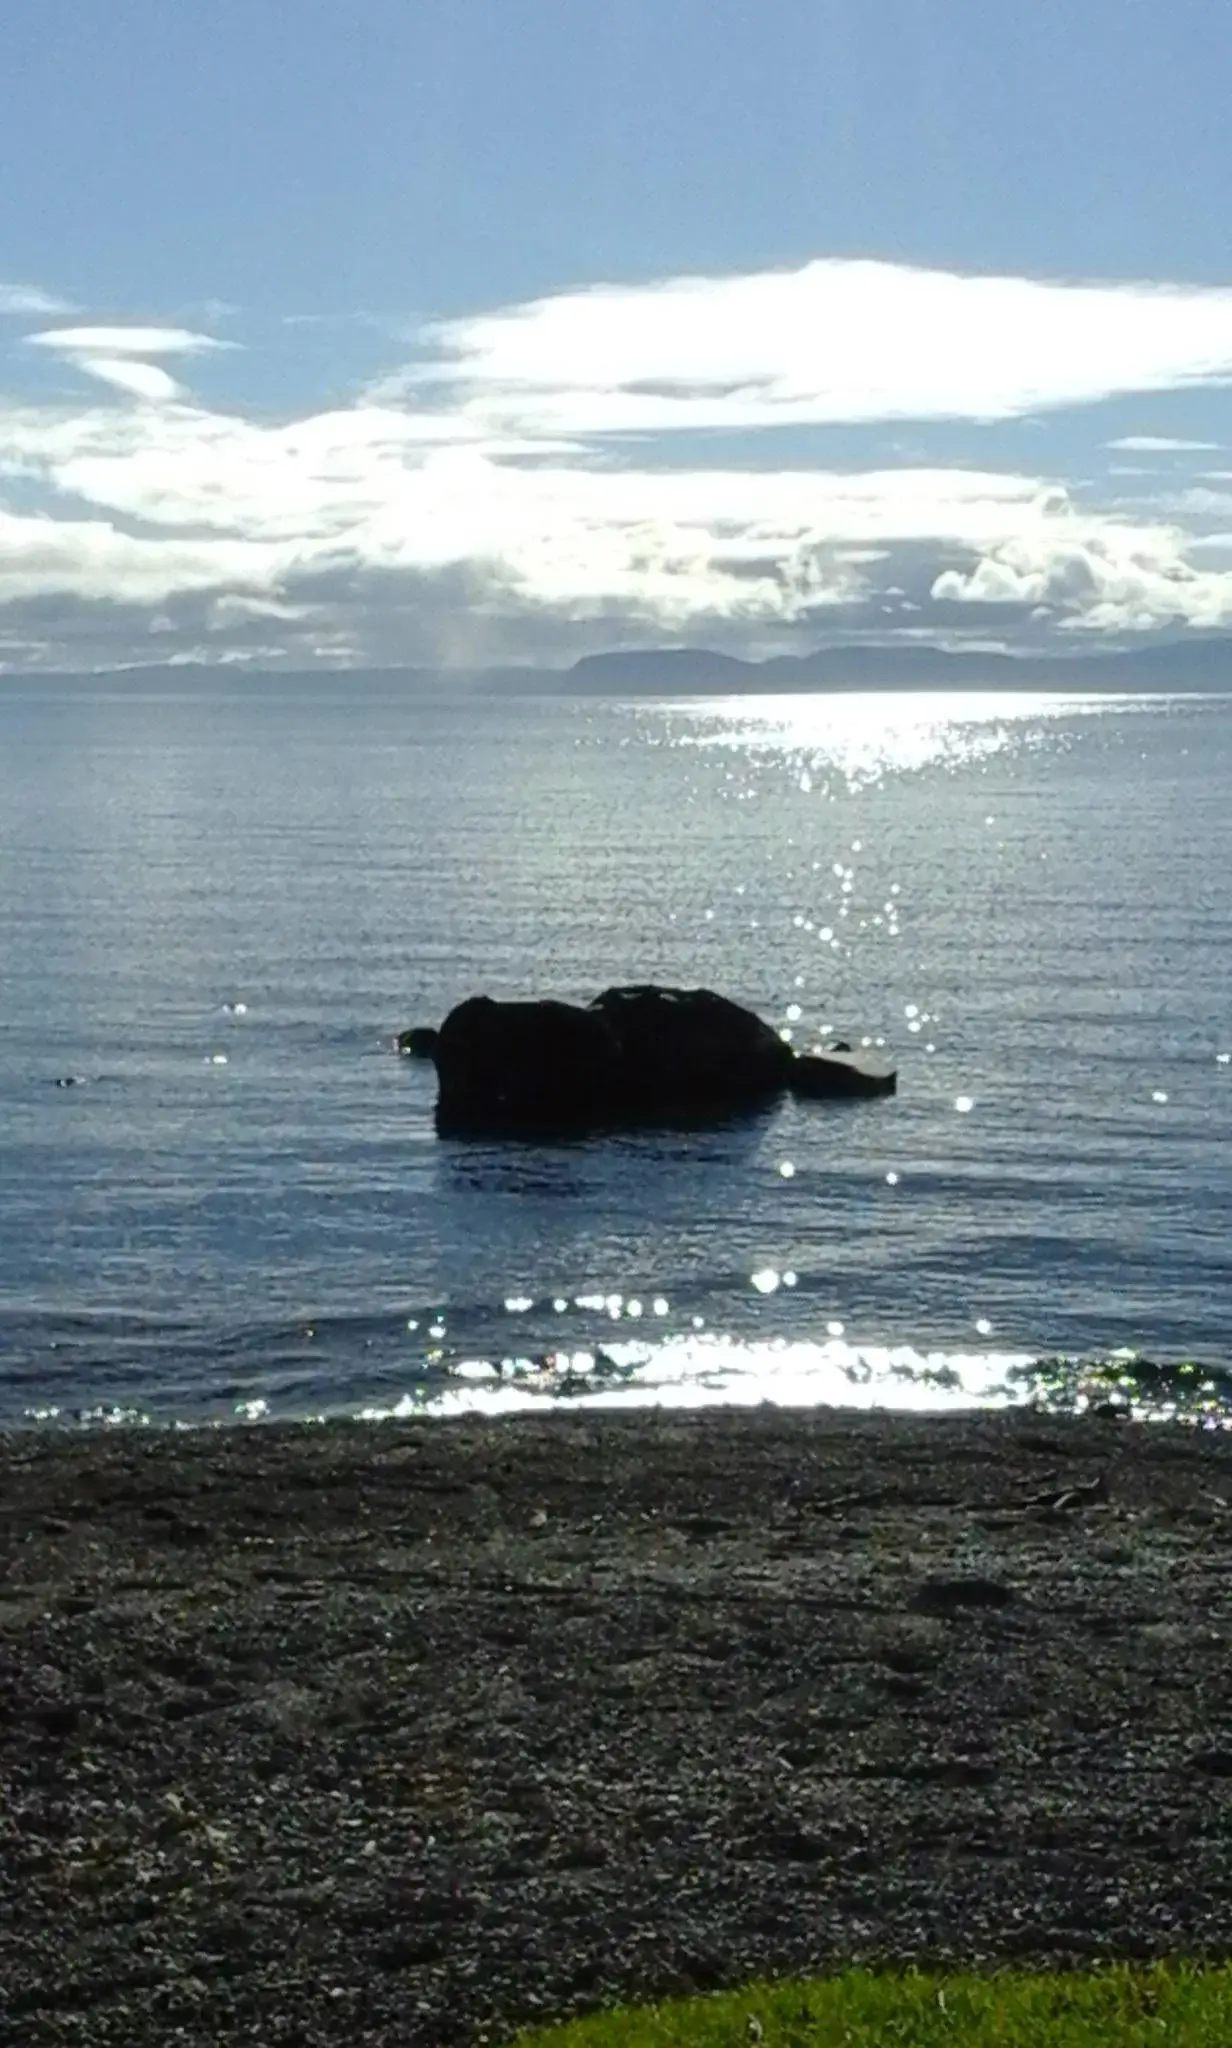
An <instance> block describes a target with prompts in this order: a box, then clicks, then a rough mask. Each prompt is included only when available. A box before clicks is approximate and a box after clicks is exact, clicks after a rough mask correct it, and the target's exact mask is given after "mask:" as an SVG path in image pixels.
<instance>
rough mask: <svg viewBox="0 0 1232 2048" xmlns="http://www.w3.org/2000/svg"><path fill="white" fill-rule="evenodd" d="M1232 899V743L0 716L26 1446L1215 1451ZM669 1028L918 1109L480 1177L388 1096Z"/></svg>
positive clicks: (190, 700) (137, 694)
mask: <svg viewBox="0 0 1232 2048" xmlns="http://www.w3.org/2000/svg"><path fill="white" fill-rule="evenodd" d="M1230 878H1232V698H1229V699H1196V698H1172V699H1163V698H1154V699H1137V700H1133V701H1125V700H1119V699H1113V698H1109V697H1099V698H1081V697H1076V696H1073V695H1067V696H1057V697H1049V698H1044V697H1039V696H1034V697H1032V696H1022V697H1007V696H990V697H977V696H973V695H971V694H970V693H964V694H963V695H961V696H958V695H955V696H945V697H942V696H933V695H921V694H913V695H894V696H888V695H880V696H872V695H860V696H840V697H793V698H774V699H770V698H760V699H753V698H741V699H736V698H727V699H722V700H715V701H712V702H705V703H702V702H698V701H693V702H689V703H671V704H669V703H638V704H621V703H616V702H578V701H572V702H568V701H553V702H549V701H546V700H538V701H534V700H525V701H514V700H511V699H505V700H473V699H472V700H466V699H461V698H455V699H454V700H453V701H450V700H449V699H447V698H436V699H431V700H425V699H424V698H423V697H420V696H417V695H413V694H409V693H406V692H405V690H403V689H401V688H400V687H399V686H397V685H395V684H394V683H392V682H390V681H384V682H382V681H381V680H380V679H362V678H332V679H328V680H317V681H314V682H312V683H310V684H307V685H303V686H301V685H292V684H290V683H288V682H282V683H280V682H278V681H277V680H275V679H270V678H266V679H260V678H250V679H248V680H247V682H246V683H245V682H238V681H237V682H230V683H229V682H228V681H227V680H226V679H225V678H221V679H218V680H216V681H212V682H208V683H207V682H203V681H201V680H200V679H197V680H186V681H185V682H184V683H183V684H182V685H180V686H178V687H176V688H174V689H168V688H165V687H154V686H152V685H149V684H147V685H145V686H138V685H135V684H134V683H133V682H132V681H130V680H128V679H119V680H110V681H107V682H103V683H98V682H88V683H73V682H66V681H63V680H57V679H50V680H43V681H40V682H37V683H35V682H29V683H23V682H21V681H20V680H16V679H12V678H9V679H4V680H0V968H2V977H3V1012H2V1014H0V1422H14V1421H19V1420H21V1419H22V1418H23V1417H29V1416H32V1415H48V1414H50V1413H51V1412H52V1411H54V1412H55V1413H56V1414H57V1415H58V1416H59V1417H60V1418H61V1419H71V1418H74V1417H76V1416H78V1415H80V1414H82V1413H83V1412H84V1413H86V1414H87V1415H88V1416H92V1417H97V1416H108V1415H113V1414H131V1413H139V1414H143V1415H149V1416H151V1417H153V1418H155V1419H159V1420H166V1419H184V1420H193V1419H199V1418H202V1417H215V1418H223V1419H226V1418H236V1417H244V1416H255V1415H261V1414H265V1413H270V1414H275V1415H303V1414H319V1413H325V1412H338V1411H341V1412H357V1411H360V1410H380V1411H389V1410H401V1411H406V1410H407V1409H417V1408H420V1407H427V1408H429V1409H430V1410H431V1411H432V1412H449V1411H452V1410H454V1409H457V1408H460V1407H465V1406H471V1407H486V1408H496V1407H503V1406H515V1405H525V1404H528V1403H532V1404H540V1405H541V1404H544V1403H546V1402H548V1401H550V1400H553V1399H569V1400H571V1401H575V1402H576V1401H577V1400H579V1399H602V1400H605V1401H629V1400H643V1401H645V1400H664V1401H673V1402H676V1401H686V1402H688V1401H703V1400H714V1399H726V1400H741V1401H744V1400H760V1399H762V1398H766V1397H769V1398H771V1399H775V1400H782V1401H789V1402H813V1401H830V1400H839V1401H850V1402H858V1403H862V1404H868V1403H888V1404H892V1405H900V1406H906V1405H911V1406H918V1405H943V1404H948V1403H953V1402H959V1401H964V1400H970V1399H972V1398H981V1399H1001V1398H1005V1397H1006V1396H1007V1395H1010V1396H1012V1397H1014V1398H1021V1397H1022V1396H1023V1395H1024V1394H1026V1393H1029V1392H1032V1391H1037V1390H1038V1389H1039V1388H1040V1387H1041V1386H1042V1387H1045V1388H1046V1389H1047V1390H1048V1391H1049V1394H1050V1397H1051V1398H1054V1399H1056V1400H1057V1401H1058V1402H1059V1403H1061V1404H1064V1403H1065V1402H1068V1401H1072V1400H1078V1401H1082V1400H1083V1399H1085V1398H1088V1397H1093V1396H1094V1397H1099V1398H1103V1397H1104V1394H1105V1393H1106V1388H1107V1383H1108V1382H1109V1381H1110V1380H1116V1379H1118V1378H1121V1379H1124V1381H1125V1382H1126V1385H1127V1387H1128V1389H1129V1390H1130V1391H1131V1392H1133V1394H1134V1395H1135V1398H1138V1399H1140V1400H1141V1401H1142V1402H1143V1403H1144V1405H1146V1406H1147V1407H1148V1408H1149V1407H1166V1406H1167V1405H1168V1404H1169V1403H1171V1402H1173V1401H1175V1400H1177V1399H1181V1400H1183V1401H1185V1402H1187V1403H1189V1404H1191V1405H1193V1404H1197V1406H1198V1407H1199V1408H1201V1407H1203V1406H1206V1407H1209V1408H1211V1409H1212V1410H1213V1409H1214V1408H1215V1407H1216V1406H1217V1405H1218V1404H1221V1403H1222V1402H1223V1400H1224V1399H1225V1382H1224V1377H1223V1370H1224V1368H1225V1367H1227V1366H1229V1365H1232V1151H1230V1146H1229V1140H1230V1139H1232V1065H1230V1064H1229V1053H1230V1052H1232V910H1230V907H1229V886H1230ZM652 978H653V979H662V980H668V981H680V982H685V983H699V982H701V983H708V984H710V985H712V986H714V987H715V988H718V989H721V990H723V991H724V992H725V993H728V994H730V995H733V996H735V997H737V998H739V999H741V1000H743V1001H745V1002H748V1003H750V1004H752V1005H754V1006H755V1007H757V1008H759V1009H760V1010H761V1011H762V1012H763V1013H764V1014H765V1015H767V1016H768V1017H770V1018H772V1019H774V1020H775V1021H776V1022H779V1023H781V1024H782V1025H783V1026H784V1027H785V1028H789V1029H791V1030H792V1031H793V1032H794V1033H795V1034H796V1040H797V1042H798V1043H800V1044H803V1045H807V1044H809V1043H810V1042H811V1041H812V1039H813V1037H814V1036H815V1035H817V1034H820V1033H822V1032H827V1033H835V1032H840V1031H841V1032H842V1033H844V1034H846V1035H852V1034H854V1035H856V1036H863V1035H864V1034H867V1035H868V1036H869V1037H870V1038H873V1039H875V1040H881V1039H884V1040H885V1042H886V1044H887V1046H888V1047H889V1048H890V1049H892V1051H893V1053H894V1054H895V1056H896V1057H897V1059H898V1062H899V1076H900V1079H899V1088H900V1092H899V1094H898V1096H897V1098H896V1099H891V1100H887V1101H878V1102H871V1103H866V1104H860V1105H850V1106H848V1105H843V1106H827V1105H824V1104H803V1105H795V1104H788V1105H785V1106H784V1107H783V1108H781V1109H780V1110H778V1111H777V1112H775V1113H774V1114H771V1115H768V1116H766V1117H764V1118H761V1119H758V1120H754V1121H751V1122H748V1123H743V1124H738V1125H733V1126H732V1127H730V1128H728V1129H724V1130H721V1131H718V1132H715V1133H713V1134H709V1135H706V1136H703V1137H698V1136H689V1135H679V1134H668V1135H656V1134H639V1135H637V1136H635V1137H629V1138H625V1139H603V1140H594V1141H591V1142H586V1143H580V1144H573V1145H557V1146H550V1147H521V1148H518V1147H512V1146H504V1147H499V1146H488V1145H473V1144H472V1145H465V1146H464V1145H459V1144H442V1143H440V1142H438V1140H437V1139H436V1137H435V1136H434V1133H433V1129H432V1104H433V1098H434V1077H433V1074H432V1071H431V1069H430V1068H425V1067H423V1066H420V1065H418V1064H416V1063H413V1062H409V1061H403V1060H400V1059H399V1058H398V1057H397V1056H396V1055H395V1054H394V1053H393V1051H392V1050H391V1039H392V1035H393V1034H394V1032H395V1031H397V1030H398V1029H399V1028H400V1027H401V1026H403V1025H405V1024H409V1023H412V1022H429V1023H431V1022H437V1021H439V1019H440V1018H441V1016H443V1014H444V1012H445V1010H446V1009H447V1008H448V1007H449V1005H450V1004H451V1003H453V1002H455V1001H457V1000H458V999H459V998H461V997H463V996H465V995H467V994H470V993H473V992H475V991H477V990H481V989H483V990H487V991H489V992H491V993H493V994H497V995H513V994H515V993H526V992H529V991H534V992H538V993H544V994H546V993H554V994H559V995H563V996H572V997H579V998H584V997H587V996H589V995H591V994H593V993H595V992H596V991H597V990H598V989H600V988H601V987H602V986H603V985H604V984H605V983H608V982H611V981H629V980H646V979H652ZM70 1077H73V1078H74V1079H75V1080H76V1082H77V1085H74V1086H71V1087H61V1086H57V1085H55V1084H56V1083H57V1082H58V1081H63V1080H67V1079H69V1078H70ZM1121 1348H1128V1349H1131V1350H1136V1351H1137V1352H1139V1353H1141V1354H1142V1355H1143V1357H1144V1358H1145V1359H1147V1360H1149V1361H1151V1364H1150V1365H1143V1364H1137V1365H1135V1364H1134V1363H1133V1362H1132V1361H1129V1360H1124V1359H1120V1360H1118V1359H1117V1358H1115V1357H1114V1356H1113V1354H1115V1353H1116V1352H1117V1351H1118V1349H1121ZM1041 1358H1048V1359H1050V1360H1051V1363H1049V1364H1048V1365H1047V1366H1046V1367H1044V1368H1042V1369H1039V1370H1035V1369H1033V1368H1032V1366H1031V1363H1030V1362H1031V1361H1032V1360H1038V1359H1041ZM1093 1360H1094V1361H1096V1368H1095V1370H1094V1372H1092V1370H1091V1361H1093ZM1183 1364H1188V1365H1189V1368H1190V1369H1189V1370H1187V1371H1177V1370H1176V1368H1177V1367H1179V1366H1181V1365H1183ZM1195 1367H1196V1368H1197V1369H1196V1370H1195V1369H1194V1368H1195ZM1226 1391H1227V1393H1228V1396H1229V1398H1232V1388H1229V1389H1227V1390H1226Z"/></svg>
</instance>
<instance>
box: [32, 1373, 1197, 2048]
mask: <svg viewBox="0 0 1232 2048" xmlns="http://www.w3.org/2000/svg"><path fill="white" fill-rule="evenodd" d="M0 1546H2V1547H0V1787H2V1792H3V1802H2V1810H0V2038H3V2039H4V2040H6V2041H12V2042H14V2043H17V2042H21V2043H23V2044H29V2048H39V2044H44V2043H45V2044H52V2043H54V2044H57V2048H59V2044H63V2043H78V2044H88V2048H110V2044H116V2048H120V2044H122V2048H146V2044H150V2048H153V2044H158V2048H165V2044H167V2043H176V2044H189V2048H197V2044H201V2048H204V2044H206V2043H210V2044H213V2043H231V2042H240V2041H243V2042H260V2043H269V2044H274V2043H282V2044H301V2048H318V2044H326V2043H330V2044H333V2043H339V2044H342V2043H345V2044H348V2048H357V2044H360V2043H380V2044H393V2043H398V2044H414V2043H421V2042H422V2043H427V2044H440V2048H445V2044H450V2043H454V2042H473V2041H478V2040H486V2041H489V2042H492V2043H496V2042H501V2041H504V2040H506V2039H507V2038H508V2036H509V2034H510V2033H511V2032H512V2030H513V2029H514V2027H515V2026H516V2025H517V2024H518V2023H520V2022H524V2021H526V2020H530V2019H534V2018H542V2017H544V2016H546V2015H550V2014H556V2013H564V2012H567V2011H572V2010H577V2009H579V2008H583V2007H586V2006H588V2005H593V2004H596V2003H598V2002H600V2001H603V2000H607V1999H610V1998H612V1997H615V1996H617V1995H624V1996H630V1995H641V1994H652V1993H662V1992H666V1991H679V1990H685V1989H692V1988H699V1987H709V1986H712V1985H717V1984H720V1983H725V1982H732V1981H739V1980H740V1979H741V1978H743V1977H746V1976H748V1975H749V1974H751V1973H753V1972H775V1973H777V1972H785V1971H799V1970H803V1969H818V1968H824V1967H825V1966H826V1965H827V1964H830V1963H832V1962H835V1961H839V1960H844V1959H847V1958H850V1957H853V1956H856V1957H861V1958H865V1959H878V1960H886V1961H889V1960H900V1959H905V1958H912V1959H920V1960H924V1959H927V1960H931V1961H946V1960H959V1959H962V1960H972V1959H975V1960H980V1961H984V1960H993V1959H1013V1960H1016V1961H1021V1960H1029V1961H1057V1960H1074V1959H1077V1958H1088V1957H1091V1956H1096V1955H1101V1956H1102V1955H1109V1954H1118V1955H1129V1956H1142V1955H1148V1954H1156V1953H1167V1952H1170V1951H1175V1950H1178V1949H1185V1950H1188V1951H1190V1952H1198V1953H1208V1954H1220V1955H1224V1956H1226V1955H1228V1954H1229V1953H1232V1665H1230V1663H1229V1644H1230V1642H1232V1441H1229V1440H1228V1439H1227V1438H1225V1437H1224V1436H1222V1435H1219V1434H1216V1433H1210V1432H1200V1431H1197V1430H1194V1429H1187V1428H1182V1427H1179V1426H1177V1427H1172V1426H1163V1425H1161V1426H1154V1427H1141V1426H1138V1425H1135V1424H1131V1423H1126V1422H1123V1421H1118V1420H1114V1419H1088V1420H1081V1421H1075V1420H1067V1421H1056V1420H1051V1419H1047V1418H1044V1417H1041V1416H1039V1415H1031V1414H1023V1413H1020V1414H1014V1415H1005V1416H971V1417H963V1418H957V1419H956V1418H952V1417H951V1418H940V1417H932V1418H919V1419H914V1418H906V1417H889V1416H884V1415H876V1416H854V1415H840V1414H833V1413H820V1414H818V1413H810V1414H807V1415H805V1414H788V1413H784V1412H782V1411H777V1410H759V1411H756V1412H753V1413H723V1412H709V1413H703V1414H692V1415H686V1414H671V1415H668V1414H653V1413H641V1414H637V1415H633V1414H611V1413H609V1414H605V1415H602V1416H598V1415H594V1414H590V1415H585V1414H572V1415H552V1416H544V1417H535V1418H530V1419H513V1420H506V1421H500V1422H496V1423H478V1422H473V1423H472V1422H466V1423H462V1422H451V1423H441V1422H438V1423H431V1424H417V1425H416V1424H407V1425H394V1424H382V1425H377V1426H363V1425H356V1424H336V1425H335V1424H330V1425H327V1426H320V1427H298V1428H282V1427H273V1426H260V1427H254V1428H250V1429H244V1430H240V1429H235V1430H230V1431H221V1432H205V1431H203V1432H199V1433H189V1434H167V1435H164V1434H157V1435H155V1434H152V1433H131V1434H130V1433H116V1434H113V1435H94V1436H90V1437H79V1438H68V1437H64V1438H55V1437H49V1436H40V1435H14V1436H10V1437H8V1438H5V1439H0Z"/></svg>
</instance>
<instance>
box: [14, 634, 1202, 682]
mask: <svg viewBox="0 0 1232 2048" xmlns="http://www.w3.org/2000/svg"><path fill="white" fill-rule="evenodd" d="M56 673H57V672H53V671H44V672H43V675H42V676H41V677H40V676H39V675H37V674H35V675H26V676H21V675H18V674H16V673H15V672H10V673H8V674H0V684H14V683H16V684H21V685H24V686H28V685H29V684H31V683H37V682H39V681H40V680H46V681H48V682H50V681H51V680H53V675H54V674H56ZM58 673H59V674H60V675H61V677H62V678H63V679H65V680H67V679H68V678H67V676H66V675H65V672H63V671H61V672H58ZM349 675H353V676H354V679H355V681H356V682H358V681H359V680H360V679H361V678H362V679H364V680H367V681H371V682H378V683H380V684H382V685H384V686H386V687H393V688H406V689H411V690H424V691H427V692H430V693H433V694H437V693H439V692H441V691H442V690H450V691H455V690H456V691H462V692H467V693H472V694H476V695H480V696H487V695H500V696H560V697H579V696H596V697H689V696H692V697H705V696H713V697H721V696H728V695H731V696H736V695H741V696H743V695H753V694H756V693H762V694H764V695H775V694H779V693H782V694H784V695H786V694H788V693H789V692H791V691H795V690H834V691H839V690H1053V689H1058V690H1073V689H1079V690H1114V691H1146V692H1153V691H1160V692H1168V693H1171V692H1173V691H1182V692H1211V693H1212V694H1223V693H1226V692H1228V691H1232V637H1229V636H1224V635H1214V634H1206V635H1199V634H1195V635H1192V636H1189V637H1186V638H1184V639H1174V640H1152V641H1151V642H1150V644H1149V645H1147V646H1138V647H1120V648H1099V649H1093V648H1090V647H1078V648H1075V649H1074V650H1073V651H1072V652H1071V651H1070V650H1068V649H1066V650H1064V651H1063V652H1061V653H1049V654H1044V653H1040V652H1038V651H1037V652H1032V653H1024V654H1005V653H1001V652H998V651H997V650H995V649H994V650H983V651H981V650H978V649H975V648H943V647H937V646H935V645H930V646H925V645H922V644H920V643H919V642H907V643H904V642H902V641H898V642H886V643H883V644H874V643H872V642H870V641H857V642H853V643H852V644H851V645H849V646H845V647H822V648H818V649H817V650H816V651H815V652H813V653H811V654H780V655H775V656H773V657H772V658H771V659H770V660H767V661H742V660H740V659H739V658H738V657H737V656H736V655H733V654H717V653H714V652H712V651H710V650H708V649H706V648H703V647H664V648H648V649H645V650H631V651H627V652H619V653H612V654H588V655H584V656H583V657H582V659H581V660H580V661H576V662H574V664H573V666H572V667H571V668H531V667H518V668H512V667H510V668H488V669H430V668H422V667H420V668H411V667H405V668H403V667H386V668H378V669H362V670H355V671H352V670H346V669H327V668H315V669H304V670H293V669H290V668H271V669H255V668H253V669H247V668H240V667H223V666H221V665H212V664H208V663H191V662H189V663H184V664H182V665H179V666H176V667H173V668H165V667H162V666H158V667H154V666H146V665H142V666H137V667H128V668H120V669H110V670H99V671H96V672H90V673H82V672H78V673H76V674H74V675H73V676H72V678H71V679H72V681H73V682H74V683H75V684H85V685H88V684H95V685H97V686H98V687H99V688H100V689H102V690H107V689H110V688H114V687H115V686H117V685H118V684H121V683H122V684H123V686H124V687H125V688H128V689H140V690H150V689H172V690H174V689H177V688H185V687H187V688H196V689H200V688H201V687H202V686H203V685H204V686H205V687H207V688H209V689H211V690H217V691H218V692H219V693H220V694H221V695H224V696H225V695H231V694H235V693H242V692H243V691H245V690H246V689H247V688H249V687H250V686H253V687H255V686H259V685H260V684H262V683H263V684H265V685H266V686H268V685H269V684H271V683H277V684H280V685H284V686H288V687H295V686H299V685H303V686H305V687H308V688H311V687H318V688H319V687H329V686H331V685H332V686H337V685H339V684H341V683H345V681H346V679H347V677H348V676H349Z"/></svg>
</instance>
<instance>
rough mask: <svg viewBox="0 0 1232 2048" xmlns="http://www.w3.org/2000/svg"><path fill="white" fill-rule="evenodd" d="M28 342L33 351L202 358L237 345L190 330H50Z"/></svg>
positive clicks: (85, 354) (68, 328)
mask: <svg viewBox="0 0 1232 2048" xmlns="http://www.w3.org/2000/svg"><path fill="white" fill-rule="evenodd" d="M26 340H27V341H28V342H29V343H30V345H31V347H32V348H50V349H59V350H61V351H62V352H63V353H64V354H65V355H74V356H76V355H82V356H183V355H200V354H201V353H202V351H203V350H206V349H217V348H234V347H235V345H236V344H235V343H234V342H231V341H219V340H218V338H217V336H216V335H213V334H196V333H194V332H193V330H192V329H191V328H190V327H47V328H44V329H43V330H42V332H41V333H38V334H28V335H27V336H26Z"/></svg>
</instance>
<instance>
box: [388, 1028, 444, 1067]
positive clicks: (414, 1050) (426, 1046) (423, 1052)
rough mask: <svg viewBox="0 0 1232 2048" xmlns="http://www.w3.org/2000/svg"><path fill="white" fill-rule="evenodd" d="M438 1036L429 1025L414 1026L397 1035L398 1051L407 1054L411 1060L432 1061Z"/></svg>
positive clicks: (438, 1033) (434, 1056)
mask: <svg viewBox="0 0 1232 2048" xmlns="http://www.w3.org/2000/svg"><path fill="white" fill-rule="evenodd" d="M440 1035H441V1034H440V1032H439V1031H437V1030H436V1029H435V1027H434V1026H433V1025H431V1024H414V1025H412V1027H411V1029H410V1030H409V1031H400V1032H399V1033H398V1051H399V1052H404V1053H407V1054H409V1056H410V1057H411V1059H415V1060H434V1059H435V1058H436V1042H437V1039H438V1038H439V1037H440Z"/></svg>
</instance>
